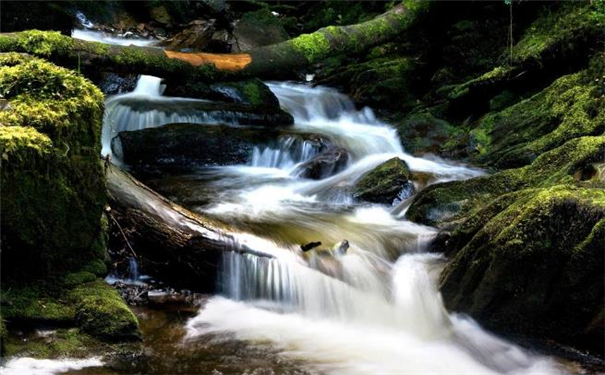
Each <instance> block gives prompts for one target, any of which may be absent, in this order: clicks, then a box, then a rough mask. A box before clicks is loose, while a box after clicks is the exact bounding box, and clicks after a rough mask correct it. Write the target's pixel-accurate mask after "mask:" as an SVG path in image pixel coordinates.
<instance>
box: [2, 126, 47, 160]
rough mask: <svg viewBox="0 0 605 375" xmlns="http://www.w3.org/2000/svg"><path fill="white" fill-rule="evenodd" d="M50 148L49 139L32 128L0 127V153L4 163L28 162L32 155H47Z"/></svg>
mask: <svg viewBox="0 0 605 375" xmlns="http://www.w3.org/2000/svg"><path fill="white" fill-rule="evenodd" d="M51 148H52V141H51V140H50V138H49V137H48V136H47V135H44V134H41V133H40V132H38V131H37V130H36V129H34V128H29V127H23V126H10V127H8V126H0V153H1V154H2V160H4V161H5V162H9V163H10V162H11V161H13V160H15V159H18V160H19V161H21V160H23V161H25V160H30V159H31V155H32V153H33V154H35V155H37V156H42V155H44V154H47V153H49V152H50V151H51Z"/></svg>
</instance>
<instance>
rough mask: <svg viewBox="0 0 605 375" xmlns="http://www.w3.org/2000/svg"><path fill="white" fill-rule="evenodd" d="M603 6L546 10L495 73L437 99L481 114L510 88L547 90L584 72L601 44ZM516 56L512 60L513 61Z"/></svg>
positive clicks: (443, 90)
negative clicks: (563, 78)
mask: <svg viewBox="0 0 605 375" xmlns="http://www.w3.org/2000/svg"><path fill="white" fill-rule="evenodd" d="M599 7H601V5H599V2H592V3H589V2H561V3H557V4H555V5H553V6H544V7H542V12H541V13H540V14H539V16H538V17H537V18H536V19H535V21H534V22H533V23H532V24H531V25H530V26H529V27H527V29H526V30H524V33H523V35H522V36H521V37H520V38H519V39H518V42H517V43H516V44H515V45H514V46H513V48H512V51H510V50H508V49H507V50H504V51H503V55H502V56H501V58H500V59H496V61H495V62H496V63H495V64H494V65H493V67H492V68H491V70H489V71H487V72H485V73H484V74H482V75H479V76H476V77H475V78H472V79H469V80H467V81H465V82H463V83H460V84H454V85H448V86H444V87H441V88H440V89H439V90H438V93H439V94H440V95H441V96H443V97H446V98H447V99H449V100H451V101H452V102H454V103H455V105H453V106H452V108H453V109H454V110H455V111H460V109H461V108H464V109H465V110H470V111H473V110H474V112H476V110H477V109H480V110H482V109H488V108H489V100H490V98H492V97H494V96H495V95H497V94H498V93H500V92H502V91H503V90H507V89H510V88H517V89H518V88H523V89H525V90H527V88H530V87H531V88H536V87H543V86H541V85H543V83H544V82H549V81H552V80H553V79H555V78H556V77H558V76H560V75H562V74H567V73H569V72H572V71H574V70H577V69H581V68H582V67H585V66H586V64H587V63H588V60H589V58H590V56H591V55H592V54H593V51H595V50H599V47H598V46H599V45H600V44H601V43H602V30H603V27H605V16H603V10H602V9H600V8H599ZM511 53H512V59H511Z"/></svg>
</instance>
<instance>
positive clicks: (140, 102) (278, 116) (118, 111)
mask: <svg viewBox="0 0 605 375" xmlns="http://www.w3.org/2000/svg"><path fill="white" fill-rule="evenodd" d="M112 111H113V112H114V113H115V115H114V117H116V118H117V119H115V120H114V121H120V122H123V121H126V120H127V121H129V122H137V121H138V126H139V128H145V127H150V126H157V125H159V124H169V123H175V122H179V121H180V122H192V123H198V124H231V125H250V126H271V127H278V126H287V125H292V124H293V123H294V119H293V118H292V116H291V115H290V114H288V113H286V112H284V111H281V110H279V111H273V110H266V109H264V108H261V107H254V106H251V105H247V104H244V103H224V102H213V101H206V100H187V99H170V98H164V97H160V98H158V99H156V100H147V99H141V98H137V97H132V98H121V99H120V100H119V102H118V103H117V105H116V107H115V109H113V110H112ZM141 113H144V114H145V115H144V116H141ZM129 117H130V118H129ZM125 118H126V120H125ZM141 120H142V121H141Z"/></svg>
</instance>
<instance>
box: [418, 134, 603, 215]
mask: <svg viewBox="0 0 605 375" xmlns="http://www.w3.org/2000/svg"><path fill="white" fill-rule="evenodd" d="M604 153H605V136H598V137H581V138H574V139H572V140H570V141H568V142H566V143H565V144H564V145H562V146H560V147H557V148H555V149H553V150H551V151H548V152H545V153H543V154H542V155H540V156H539V157H538V158H537V159H536V160H534V161H533V162H532V163H531V164H530V165H527V166H525V167H522V168H516V169H508V170H505V171H502V172H498V173H495V174H493V175H489V176H484V177H478V178H473V179H470V180H465V181H452V182H446V183H443V184H436V185H432V186H429V187H428V188H427V189H425V190H423V191H421V192H420V193H419V194H418V196H417V197H416V198H415V199H414V201H413V202H412V205H411V206H410V208H409V210H408V212H407V217H408V218H409V219H410V220H413V221H417V222H420V223H423V224H427V225H434V226H439V227H448V226H451V225H452V224H455V223H457V222H459V221H460V220H461V219H464V218H465V216H466V215H467V214H468V213H469V212H471V210H475V209H478V208H481V207H483V206H485V205H486V204H487V203H489V202H490V201H491V200H493V199H494V198H496V197H498V196H500V195H503V194H506V193H510V192H513V191H517V190H521V189H525V188H530V187H548V186H552V185H556V184H562V183H574V182H575V181H578V180H586V179H589V178H591V177H592V176H593V175H594V173H593V172H594V166H593V164H595V163H602V162H603V158H604V157H603V155H604Z"/></svg>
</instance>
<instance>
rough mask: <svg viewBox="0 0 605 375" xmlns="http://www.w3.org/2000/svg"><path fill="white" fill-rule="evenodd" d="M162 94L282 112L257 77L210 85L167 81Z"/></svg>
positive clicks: (271, 94) (265, 86) (273, 96)
mask: <svg viewBox="0 0 605 375" xmlns="http://www.w3.org/2000/svg"><path fill="white" fill-rule="evenodd" d="M164 95H166V96H178V97H188V98H198V99H206V100H215V101H221V102H226V103H236V104H242V105H247V106H250V107H253V108H255V109H262V111H263V112H265V113H283V111H282V110H281V108H280V106H279V101H278V100H277V97H276V96H275V94H273V92H272V91H271V90H270V89H269V87H268V86H267V85H266V84H264V83H263V82H262V81H261V80H260V79H258V78H253V79H249V80H245V81H234V82H218V83H214V84H211V85H207V84H204V83H200V82H188V83H185V84H183V83H179V82H175V83H172V82H170V81H168V82H167V86H166V90H165V91H164ZM284 117H286V115H284Z"/></svg>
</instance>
